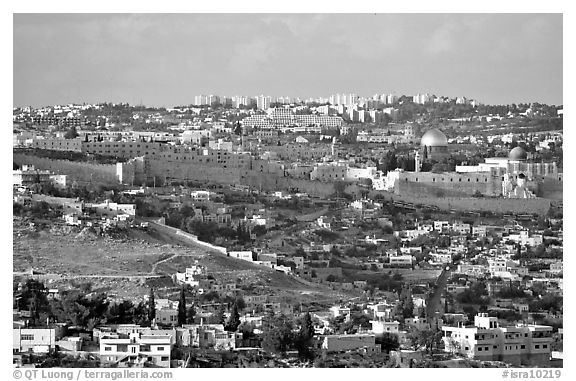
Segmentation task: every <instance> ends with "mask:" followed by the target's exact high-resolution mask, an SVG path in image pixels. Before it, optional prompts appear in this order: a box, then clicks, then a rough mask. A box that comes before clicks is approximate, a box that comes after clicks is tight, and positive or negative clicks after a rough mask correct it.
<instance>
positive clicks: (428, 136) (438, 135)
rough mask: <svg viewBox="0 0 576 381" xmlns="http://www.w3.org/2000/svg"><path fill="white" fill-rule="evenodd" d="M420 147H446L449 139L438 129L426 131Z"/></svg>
mask: <svg viewBox="0 0 576 381" xmlns="http://www.w3.org/2000/svg"><path fill="white" fill-rule="evenodd" d="M420 145H423V146H428V147H446V146H447V145H448V139H446V135H444V133H443V132H442V131H440V130H439V129H437V128H432V129H431V130H428V131H426V133H425V134H424V135H423V136H422V140H420Z"/></svg>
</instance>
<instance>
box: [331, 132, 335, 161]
mask: <svg viewBox="0 0 576 381" xmlns="http://www.w3.org/2000/svg"><path fill="white" fill-rule="evenodd" d="M335 145H336V136H334V138H332V147H331V148H332V157H334V152H335V150H334V146H335Z"/></svg>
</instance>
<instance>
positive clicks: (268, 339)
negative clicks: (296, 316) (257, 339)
mask: <svg viewBox="0 0 576 381" xmlns="http://www.w3.org/2000/svg"><path fill="white" fill-rule="evenodd" d="M293 326H294V324H293V322H292V320H291V319H290V318H289V317H287V316H286V315H283V314H280V315H278V316H276V315H274V314H273V313H270V314H268V316H266V317H265V318H264V321H263V324H262V348H263V349H264V350H266V351H269V352H274V353H285V352H286V351H287V350H289V349H290V348H292V346H293V344H294V334H293V332H292V328H293Z"/></svg>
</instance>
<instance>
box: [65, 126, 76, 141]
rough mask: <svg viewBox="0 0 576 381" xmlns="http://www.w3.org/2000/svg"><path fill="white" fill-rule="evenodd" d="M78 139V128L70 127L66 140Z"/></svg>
mask: <svg viewBox="0 0 576 381" xmlns="http://www.w3.org/2000/svg"><path fill="white" fill-rule="evenodd" d="M77 137H78V132H77V131H76V126H72V127H70V129H69V130H68V131H66V133H65V134H64V139H74V138H77Z"/></svg>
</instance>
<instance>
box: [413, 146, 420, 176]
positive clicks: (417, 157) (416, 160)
mask: <svg viewBox="0 0 576 381" xmlns="http://www.w3.org/2000/svg"><path fill="white" fill-rule="evenodd" d="M421 165H422V163H421V162H420V152H419V151H418V150H416V155H415V157H414V172H420V166H421Z"/></svg>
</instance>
